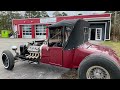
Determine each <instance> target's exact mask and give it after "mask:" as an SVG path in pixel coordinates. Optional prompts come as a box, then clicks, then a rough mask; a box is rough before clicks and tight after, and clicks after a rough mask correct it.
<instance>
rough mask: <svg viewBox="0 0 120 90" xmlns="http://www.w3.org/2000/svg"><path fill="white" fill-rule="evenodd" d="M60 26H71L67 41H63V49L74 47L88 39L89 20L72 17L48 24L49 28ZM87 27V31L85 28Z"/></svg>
mask: <svg viewBox="0 0 120 90" xmlns="http://www.w3.org/2000/svg"><path fill="white" fill-rule="evenodd" d="M61 26H63V27H64V26H73V29H72V31H71V34H70V36H69V38H68V41H67V42H65V44H64V46H63V48H64V50H68V49H74V48H77V47H79V46H80V45H81V44H83V43H85V42H87V41H88V35H89V32H88V30H89V26H90V24H89V22H87V21H85V20H82V19H72V20H63V21H60V22H58V23H56V24H53V25H50V26H49V30H51V29H53V28H58V27H61ZM86 28H87V31H85V29H86Z"/></svg>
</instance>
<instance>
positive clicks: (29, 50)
mask: <svg viewBox="0 0 120 90" xmlns="http://www.w3.org/2000/svg"><path fill="white" fill-rule="evenodd" d="M39 51H40V47H39V46H29V47H28V52H39Z"/></svg>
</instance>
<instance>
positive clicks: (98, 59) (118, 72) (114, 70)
mask: <svg viewBox="0 0 120 90" xmlns="http://www.w3.org/2000/svg"><path fill="white" fill-rule="evenodd" d="M78 77H79V79H120V69H119V67H118V66H117V65H116V64H115V63H114V62H113V60H110V59H109V58H107V57H105V56H103V55H90V56H88V57H87V58H85V59H84V60H83V61H82V62H81V63H80V65H79V69H78Z"/></svg>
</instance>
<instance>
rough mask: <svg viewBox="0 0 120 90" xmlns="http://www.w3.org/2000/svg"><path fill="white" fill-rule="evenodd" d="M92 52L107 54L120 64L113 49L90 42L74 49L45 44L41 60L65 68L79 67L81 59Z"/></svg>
mask: <svg viewBox="0 0 120 90" xmlns="http://www.w3.org/2000/svg"><path fill="white" fill-rule="evenodd" d="M90 54H96V55H97V54H103V55H106V56H107V57H109V58H111V60H113V61H114V62H116V63H117V64H118V65H119V66H120V59H119V58H118V56H117V55H116V53H115V52H114V51H113V50H112V49H110V48H108V47H104V46H100V45H94V44H91V43H89V42H87V43H84V44H83V45H81V46H80V47H78V48H76V49H73V50H62V48H60V47H50V48H49V47H48V46H47V45H45V46H43V48H42V58H41V60H40V62H43V63H46V64H51V65H56V66H62V67H65V68H78V67H79V64H80V63H81V61H82V60H84V58H85V57H87V56H89V55H90Z"/></svg>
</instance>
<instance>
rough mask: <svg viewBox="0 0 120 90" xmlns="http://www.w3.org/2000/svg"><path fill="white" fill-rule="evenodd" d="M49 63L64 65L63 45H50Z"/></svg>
mask: <svg viewBox="0 0 120 90" xmlns="http://www.w3.org/2000/svg"><path fill="white" fill-rule="evenodd" d="M49 55H50V58H49V63H50V64H54V65H57V66H62V59H63V58H62V47H49Z"/></svg>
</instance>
